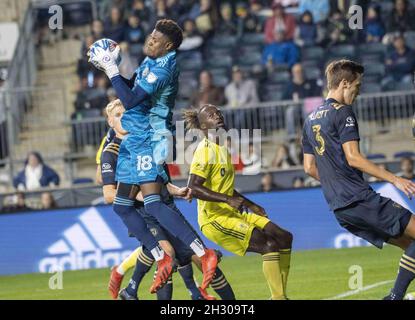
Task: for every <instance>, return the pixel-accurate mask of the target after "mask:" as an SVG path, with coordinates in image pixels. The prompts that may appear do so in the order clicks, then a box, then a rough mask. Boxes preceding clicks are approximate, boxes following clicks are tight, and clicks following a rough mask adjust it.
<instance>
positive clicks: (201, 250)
mask: <svg viewBox="0 0 415 320" xmlns="http://www.w3.org/2000/svg"><path fill="white" fill-rule="evenodd" d="M190 248H191V249H192V250H193V252H194V253H195V254H196V255H197V256H198V257H199V258H200V257H203V256H204V255H205V246H204V245H203V244H202V242H200V240H199V239H195V240H194V241H193V242H192V243H191V244H190Z"/></svg>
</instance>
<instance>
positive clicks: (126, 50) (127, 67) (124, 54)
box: [102, 42, 142, 96]
mask: <svg viewBox="0 0 415 320" xmlns="http://www.w3.org/2000/svg"><path fill="white" fill-rule="evenodd" d="M119 45H120V49H121V53H120V55H121V63H120V65H119V70H120V74H121V75H122V76H123V77H124V78H126V79H131V78H132V77H133V75H134V73H135V70H136V69H137V67H138V61H139V60H138V59H140V57H141V56H142V55H141V50H140V52H135V53H139V55H138V56H132V55H131V54H130V53H131V50H130V45H129V44H128V42H121V43H120V44H119ZM133 47H134V46H133ZM105 79H106V78H105ZM102 88H103V89H104V92H102V95H103V96H104V95H105V96H106V90H107V88H108V85H107V86H106V87H102Z"/></svg>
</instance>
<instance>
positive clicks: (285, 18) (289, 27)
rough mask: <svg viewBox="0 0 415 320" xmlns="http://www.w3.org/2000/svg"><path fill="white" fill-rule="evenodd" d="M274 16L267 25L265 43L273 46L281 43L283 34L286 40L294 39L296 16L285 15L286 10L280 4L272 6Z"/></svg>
mask: <svg viewBox="0 0 415 320" xmlns="http://www.w3.org/2000/svg"><path fill="white" fill-rule="evenodd" d="M272 12H273V15H272V17H270V18H269V19H268V20H267V21H266V23H265V43H266V44H271V43H275V42H277V41H280V38H281V36H280V35H279V34H280V33H281V32H282V34H283V39H284V40H292V39H293V38H294V33H295V28H296V22H295V18H294V16H292V15H291V14H288V13H285V12H284V8H283V7H282V5H281V4H279V3H273V5H272Z"/></svg>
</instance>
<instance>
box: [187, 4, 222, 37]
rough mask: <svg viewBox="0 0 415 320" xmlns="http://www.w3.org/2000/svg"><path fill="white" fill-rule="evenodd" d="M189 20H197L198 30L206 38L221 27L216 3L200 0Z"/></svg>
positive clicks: (191, 12) (193, 8) (192, 10)
mask: <svg viewBox="0 0 415 320" xmlns="http://www.w3.org/2000/svg"><path fill="white" fill-rule="evenodd" d="M189 18H191V19H193V20H195V22H196V26H197V29H198V30H199V31H200V33H201V34H203V35H204V36H206V37H209V36H210V35H212V34H213V33H214V31H215V30H216V29H217V27H218V25H219V13H218V8H217V6H216V2H215V1H212V0H199V2H198V3H195V4H194V5H193V7H192V9H191V11H190V13H189Z"/></svg>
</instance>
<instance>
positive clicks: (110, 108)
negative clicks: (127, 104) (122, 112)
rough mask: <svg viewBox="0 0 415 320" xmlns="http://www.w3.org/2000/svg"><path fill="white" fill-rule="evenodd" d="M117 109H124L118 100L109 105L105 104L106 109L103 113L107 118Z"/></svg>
mask: <svg viewBox="0 0 415 320" xmlns="http://www.w3.org/2000/svg"><path fill="white" fill-rule="evenodd" d="M117 108H123V109H124V105H123V104H122V102H121V100H120V99H116V100H114V101H111V102H110V103H108V104H107V106H106V108H105V113H106V115H107V117H108V116H109V115H110V114H111V113H112V112H113V111H114V110H116V109H117Z"/></svg>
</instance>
